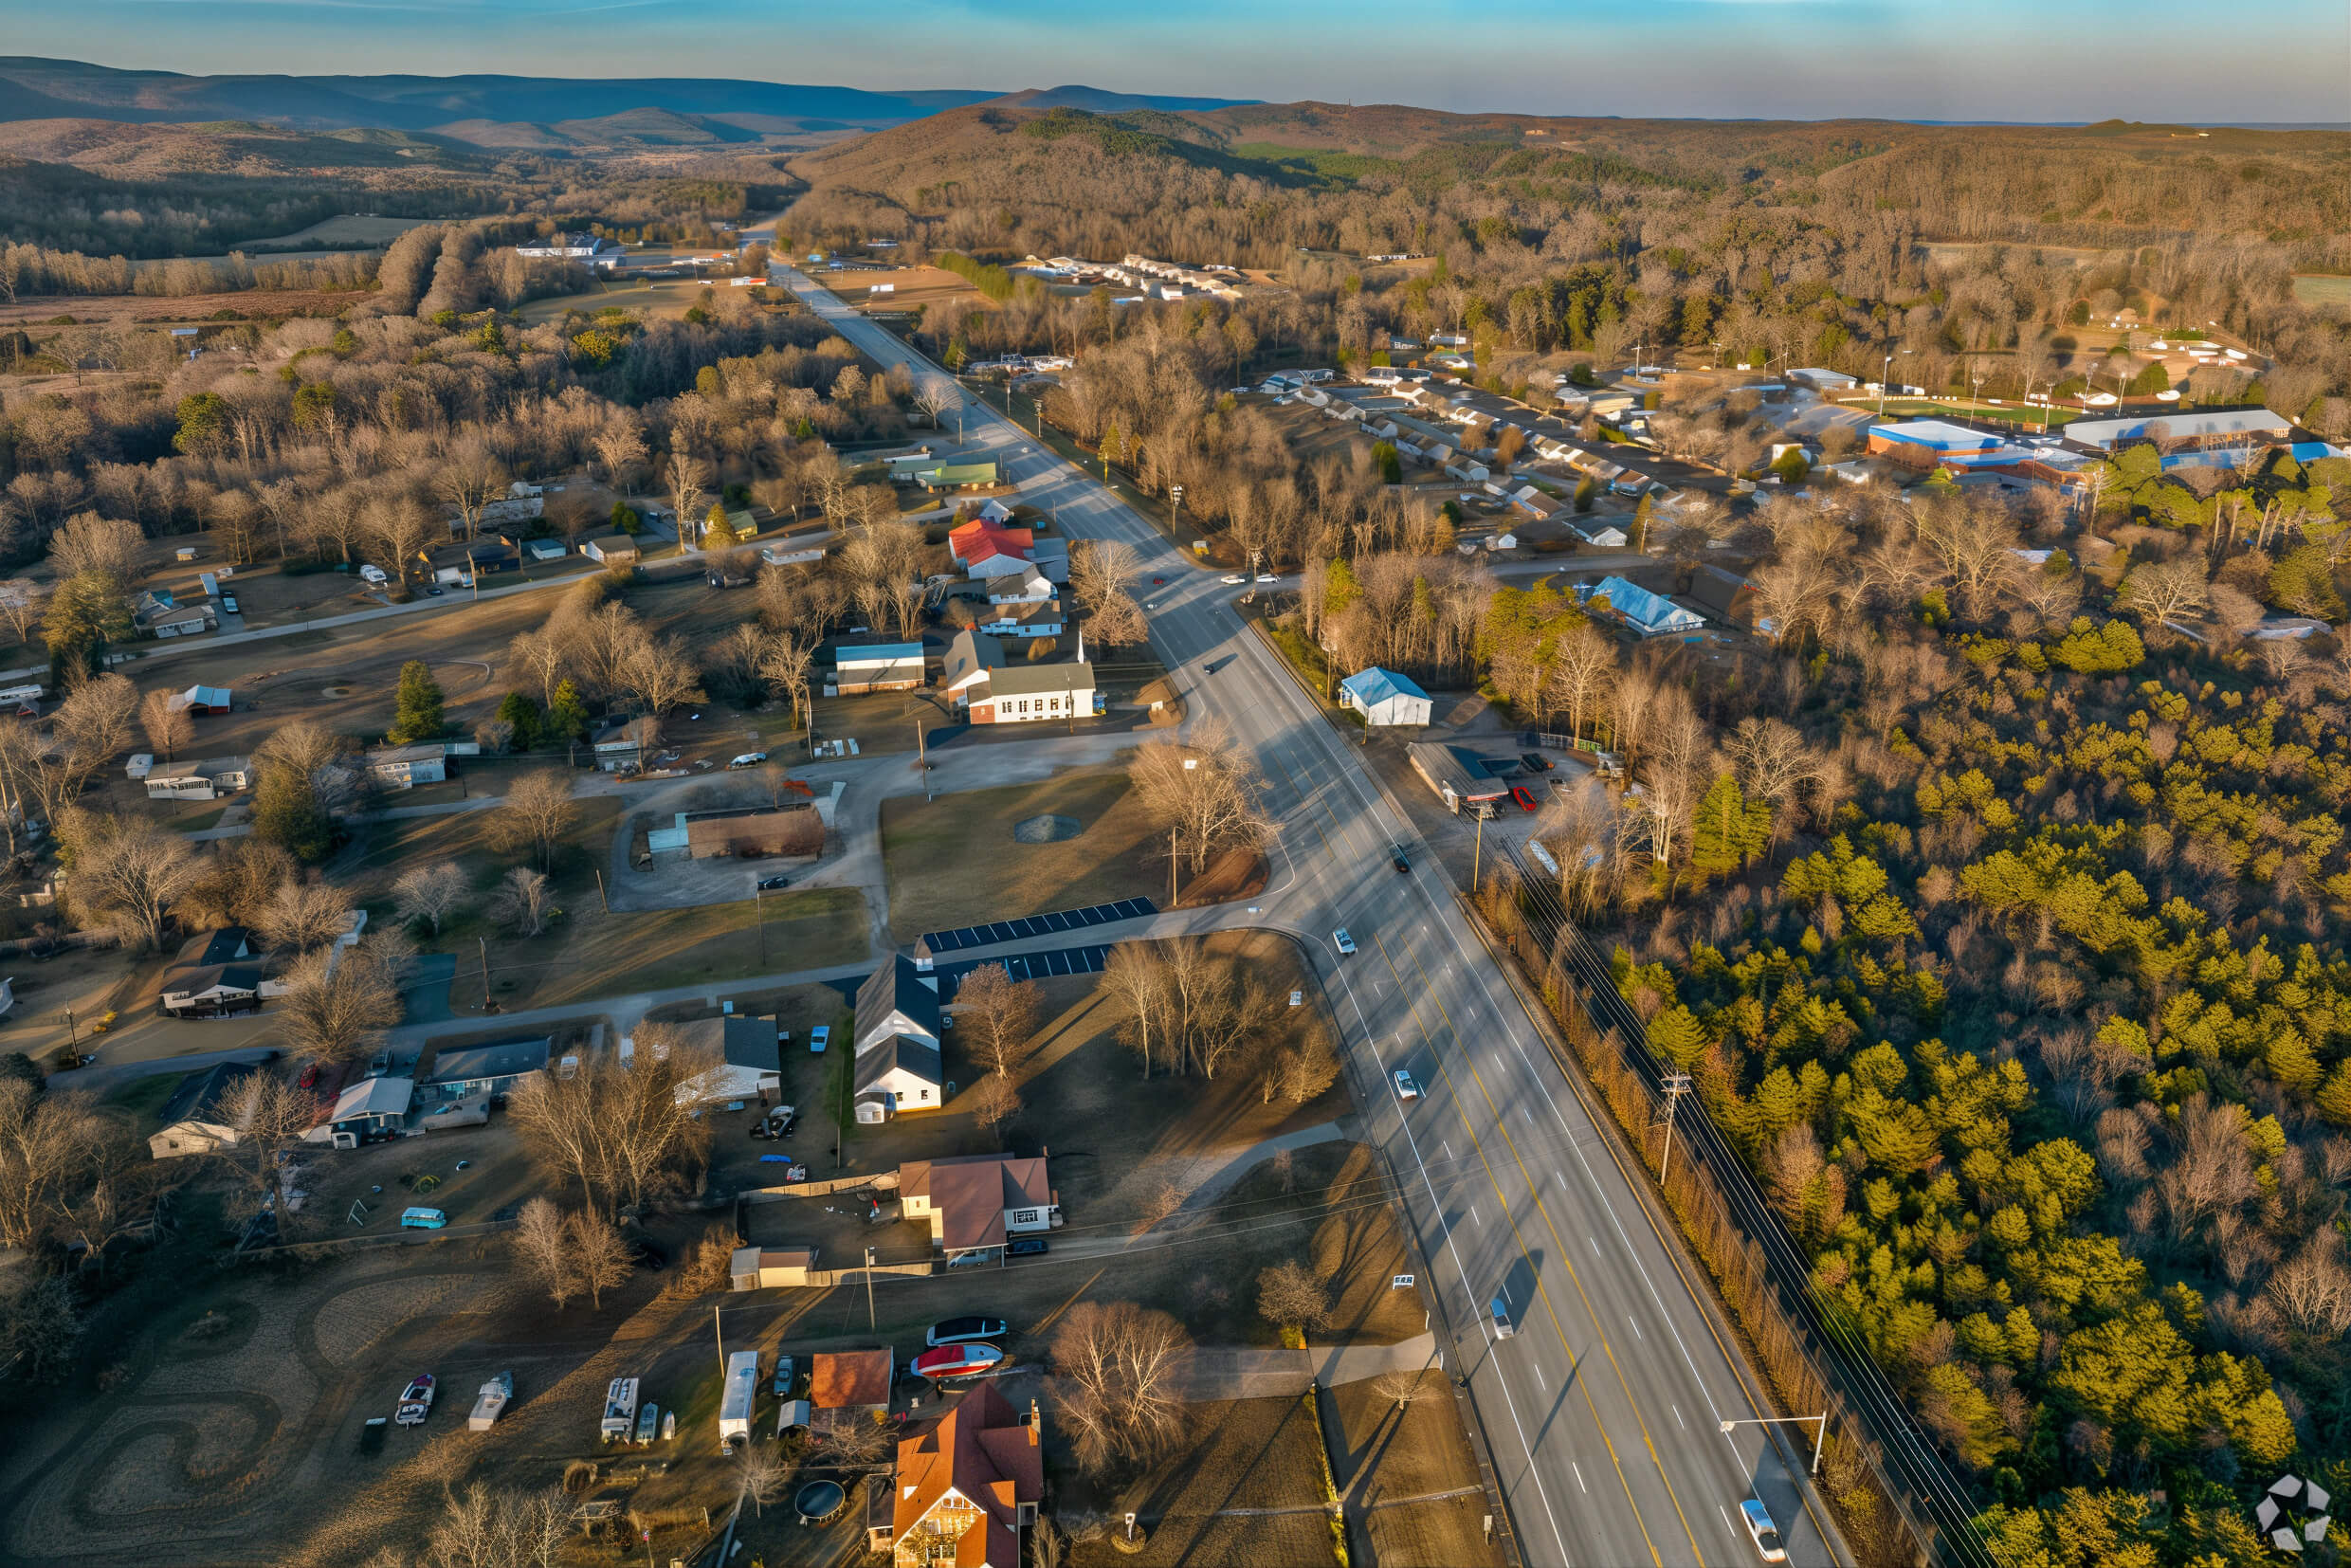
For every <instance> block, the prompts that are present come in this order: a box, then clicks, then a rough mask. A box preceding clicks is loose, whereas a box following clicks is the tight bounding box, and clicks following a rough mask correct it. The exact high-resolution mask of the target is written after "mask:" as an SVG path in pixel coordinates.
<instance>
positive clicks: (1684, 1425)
mask: <svg viewBox="0 0 2351 1568" xmlns="http://www.w3.org/2000/svg"><path fill="white" fill-rule="evenodd" d="M1673 1424H1674V1425H1675V1426H1677V1427H1679V1428H1681V1429H1682V1430H1683V1431H1689V1423H1688V1422H1687V1421H1685V1420H1683V1419H1682V1407H1681V1406H1679V1405H1676V1406H1674V1407H1673Z"/></svg>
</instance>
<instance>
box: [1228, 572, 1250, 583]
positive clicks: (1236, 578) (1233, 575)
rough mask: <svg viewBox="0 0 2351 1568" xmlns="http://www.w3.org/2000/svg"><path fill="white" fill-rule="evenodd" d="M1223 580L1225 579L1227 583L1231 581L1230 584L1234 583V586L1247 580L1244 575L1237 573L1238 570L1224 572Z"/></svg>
mask: <svg viewBox="0 0 2351 1568" xmlns="http://www.w3.org/2000/svg"><path fill="white" fill-rule="evenodd" d="M1224 580H1225V581H1227V582H1229V583H1232V584H1234V585H1236V586H1238V585H1239V584H1241V583H1245V582H1247V581H1248V578H1247V577H1245V576H1243V575H1241V574H1240V573H1238V572H1228V573H1226V574H1225V579H1224Z"/></svg>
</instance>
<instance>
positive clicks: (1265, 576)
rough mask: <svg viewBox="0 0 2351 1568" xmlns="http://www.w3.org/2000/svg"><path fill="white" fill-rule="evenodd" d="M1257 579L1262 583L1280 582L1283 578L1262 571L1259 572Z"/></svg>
mask: <svg viewBox="0 0 2351 1568" xmlns="http://www.w3.org/2000/svg"><path fill="white" fill-rule="evenodd" d="M1257 580H1258V581H1259V582H1261V583H1278V582H1280V581H1281V580H1282V579H1281V578H1279V577H1277V576H1275V575H1274V574H1272V573H1270V572H1260V573H1258V574H1257Z"/></svg>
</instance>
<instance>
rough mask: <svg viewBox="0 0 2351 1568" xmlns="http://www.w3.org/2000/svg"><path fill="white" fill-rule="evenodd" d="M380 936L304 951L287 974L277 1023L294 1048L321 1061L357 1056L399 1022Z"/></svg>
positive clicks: (394, 990)
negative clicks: (347, 945) (338, 947)
mask: <svg viewBox="0 0 2351 1568" xmlns="http://www.w3.org/2000/svg"><path fill="white" fill-rule="evenodd" d="M381 943H382V939H381V938H380V937H378V938H371V939H368V940H366V941H363V942H361V943H359V945H358V946H356V947H351V948H344V949H342V950H340V956H339V957H337V950H335V949H332V948H327V949H321V950H319V951H318V952H314V953H307V954H304V955H303V956H302V957H300V958H298V959H296V960H295V962H294V965H293V967H292V968H290V969H288V970H287V971H286V973H285V985H286V992H285V999H284V1000H283V1001H282V1003H280V1004H279V1007H278V1014H277V1016H278V1028H279V1030H280V1031H281V1032H282V1033H283V1034H284V1036H285V1038H286V1043H287V1044H288V1045H289V1046H291V1047H292V1048H294V1049H295V1050H296V1051H298V1052H300V1053H301V1054H302V1055H305V1056H310V1057H314V1058H316V1059H317V1060H319V1061H321V1062H341V1063H351V1062H356V1061H360V1060H362V1059H363V1058H365V1057H367V1056H368V1055H369V1054H371V1053H372V1052H374V1049H375V1048H376V1047H377V1046H378V1045H379V1044H381V1043H382V1040H383V1037H384V1030H388V1029H390V1028H391V1027H392V1025H394V1024H396V1023H398V1022H399V1021H400V988H399V985H398V983H397V976H396V975H394V974H393V973H392V968H391V966H390V965H388V964H387V963H386V962H385V961H384V958H385V953H384V951H383V948H382V946H381Z"/></svg>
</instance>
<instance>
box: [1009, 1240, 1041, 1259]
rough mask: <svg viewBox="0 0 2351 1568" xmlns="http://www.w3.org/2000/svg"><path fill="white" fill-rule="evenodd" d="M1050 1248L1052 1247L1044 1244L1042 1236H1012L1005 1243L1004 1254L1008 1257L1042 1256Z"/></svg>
mask: <svg viewBox="0 0 2351 1568" xmlns="http://www.w3.org/2000/svg"><path fill="white" fill-rule="evenodd" d="M1050 1250H1052V1249H1050V1248H1048V1247H1047V1246H1046V1245H1045V1238H1044V1237H1043V1236H1014V1237H1013V1238H1012V1239H1011V1241H1010V1242H1008V1243H1006V1244H1005V1248H1004V1255H1005V1256H1006V1257H1008V1258H1035V1257H1042V1256H1044V1255H1045V1254H1046V1253H1047V1252H1048V1251H1050Z"/></svg>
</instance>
